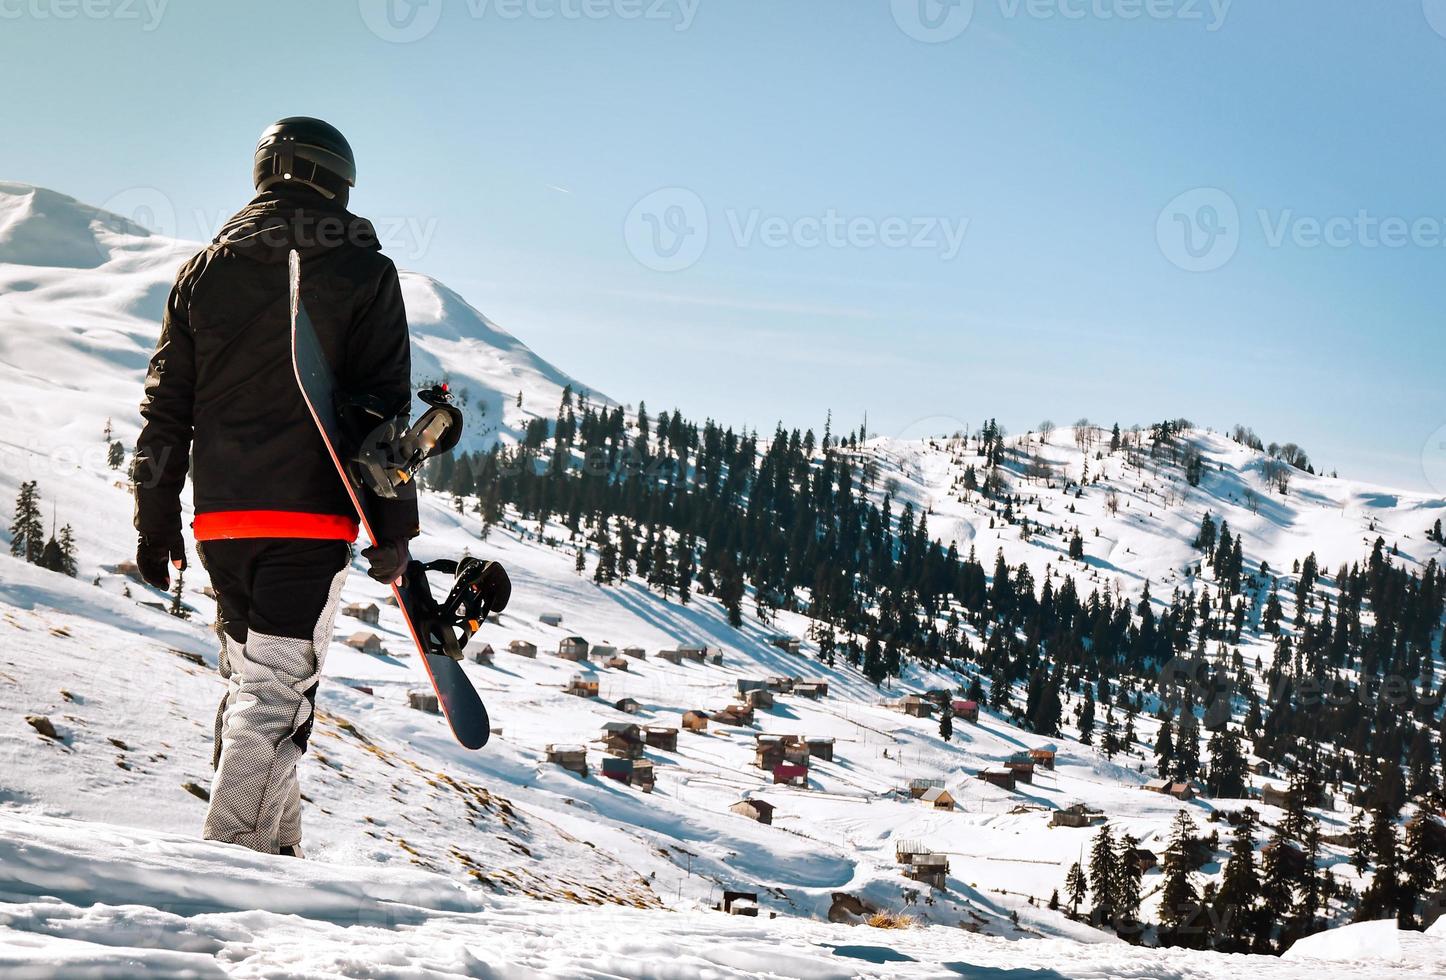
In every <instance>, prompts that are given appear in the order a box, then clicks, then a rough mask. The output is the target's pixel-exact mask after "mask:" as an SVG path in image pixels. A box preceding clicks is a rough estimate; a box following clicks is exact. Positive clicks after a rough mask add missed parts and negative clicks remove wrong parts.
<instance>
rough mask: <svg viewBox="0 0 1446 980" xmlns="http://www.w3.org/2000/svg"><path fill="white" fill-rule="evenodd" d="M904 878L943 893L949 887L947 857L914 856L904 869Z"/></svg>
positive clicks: (941, 855)
mask: <svg viewBox="0 0 1446 980" xmlns="http://www.w3.org/2000/svg"><path fill="white" fill-rule="evenodd" d="M904 877H906V878H912V879H913V880H914V881H918V882H922V883H923V884H926V885H928V886H929V887H930V888H935V889H938V890H939V891H944V890H946V889H947V888H948V887H949V856H948V855H947V854H914V855H911V856H910V861H909V865H908V867H907V868H905V869H904Z"/></svg>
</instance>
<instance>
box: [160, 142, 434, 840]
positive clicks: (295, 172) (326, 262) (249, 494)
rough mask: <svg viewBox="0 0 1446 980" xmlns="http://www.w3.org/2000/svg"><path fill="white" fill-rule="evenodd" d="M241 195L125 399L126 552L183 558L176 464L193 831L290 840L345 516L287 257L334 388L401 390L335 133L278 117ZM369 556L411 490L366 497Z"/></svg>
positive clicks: (386, 403)
mask: <svg viewBox="0 0 1446 980" xmlns="http://www.w3.org/2000/svg"><path fill="white" fill-rule="evenodd" d="M254 178H255V185H256V191H257V195H256V197H255V199H254V200H252V201H251V203H250V204H248V205H247V206H246V207H245V208H243V209H242V210H241V211H240V212H239V213H238V214H236V215H235V216H234V217H233V218H231V219H230V221H228V222H227V223H226V225H225V226H224V227H223V228H222V230H221V232H220V234H219V235H217V237H216V239H215V240H214V241H213V242H212V243H211V244H210V245H208V246H207V247H206V248H205V249H203V250H202V251H201V252H199V253H198V254H197V255H195V256H194V257H193V258H192V259H191V260H190V261H188V262H187V263H186V264H185V265H184V266H182V267H181V270H180V272H179V274H178V275H177V277H176V283H175V286H174V288H173V289H172V290H171V294H170V299H169V301H168V302H167V305H166V310H165V316H164V321H163V323H162V327H161V335H160V340H159V343H158V344H157V346H156V351H155V354H154V355H153V356H152V358H151V363H150V371H149V373H148V375H147V377H146V383H145V393H144V397H143V400H142V402H141V416H142V418H143V419H144V425H143V428H142V430H141V434H140V438H139V439H138V441H137V445H136V455H135V464H136V513H135V526H136V530H137V531H138V532H139V535H140V538H139V543H138V545H137V548H136V565H137V567H138V569H139V571H140V573H141V576H142V577H143V578H144V579H145V580H146V582H147V583H148V584H150V585H152V586H154V587H156V588H161V589H164V588H167V587H168V586H169V584H170V571H169V568H170V567H174V568H176V569H178V570H181V569H184V568H185V567H186V551H185V543H184V538H183V536H182V529H181V504H180V493H181V487H182V485H183V484H184V482H185V479H186V475H187V472H188V470H190V471H191V472H192V477H193V481H194V485H193V496H194V503H195V520H194V521H193V522H192V525H191V528H192V532H193V534H194V536H195V539H196V551H197V554H198V555H199V557H200V558H201V561H202V563H203V564H204V565H205V567H206V569H207V571H208V572H209V573H210V575H211V583H212V586H213V587H214V588H215V590H216V593H217V605H218V613H217V633H218V638H219V639H220V641H221V644H222V646H221V656H220V666H221V676H222V677H224V678H225V679H226V682H227V689H226V693H225V695H224V696H223V697H222V699H221V704H220V707H219V708H218V709H217V712H216V735H215V755H214V758H213V765H214V766H215V769H216V773H215V777H214V781H213V783H212V787H211V801H210V807H209V809H208V811H207V814H206V823H205V832H204V834H205V837H206V838H207V839H209V840H217V841H225V842H229V843H233V844H241V845H243V846H245V847H249V848H252V849H254V850H258V851H264V852H269V853H273V854H274V853H281V854H289V855H293V856H297V857H300V856H301V797H300V787H299V786H298V783H297V778H296V766H297V762H298V761H299V760H300V758H301V756H302V754H303V753H304V752H305V751H306V743H307V737H308V735H309V734H310V731H311V725H312V713H313V708H314V704H315V699H316V688H317V682H318V679H319V678H320V676H321V669H322V664H323V661H324V658H325V655H326V648H327V645H328V643H329V642H330V640H331V633H332V622H333V619H334V617H335V615H336V607H337V600H338V596H339V595H340V592H341V586H342V581H343V580H344V579H345V577H346V572H347V569H348V567H349V566H350V564H351V543H352V542H353V541H355V540H356V537H357V530H358V522H357V519H356V512H355V510H354V509H353V507H352V505H351V503H350V501H349V499H348V497H347V494H346V491H345V488H344V486H343V485H342V484H341V482H340V481H339V480H338V479H337V473H336V470H335V469H334V467H333V465H332V462H331V460H330V459H329V458H328V455H327V452H326V449H325V447H324V444H323V443H322V441H321V438H320V436H319V434H318V432H317V430H316V427H315V425H314V424H313V423H312V420H311V417H310V415H309V413H308V410H307V408H306V405H305V403H304V402H303V401H302V397H301V394H300V392H299V391H298V389H297V385H296V379H295V377H294V375H293V372H292V367H291V328H290V311H289V303H288V282H289V278H288V255H289V253H290V251H291V250H292V249H296V250H298V251H299V252H300V254H301V256H302V258H303V259H304V260H305V261H306V263H307V268H308V269H309V270H311V275H310V277H309V279H308V287H307V291H306V298H307V302H308V305H309V306H310V308H311V309H312V311H313V319H314V323H315V328H316V331H317V334H318V336H319V338H320V340H321V343H322V345H323V346H324V348H325V349H326V353H327V355H328V358H329V359H330V360H331V362H332V363H333V364H335V365H336V369H337V372H338V376H339V381H340V382H341V383H342V384H343V385H345V387H346V390H347V391H348V392H350V393H352V394H353V395H354V396H356V397H358V398H363V399H366V400H368V402H369V403H370V404H371V405H372V406H374V407H376V408H378V409H379V410H382V411H384V412H385V413H387V414H391V415H398V416H404V415H405V414H406V413H407V411H408V409H409V407H410V404H411V346H410V338H409V335H408V332H407V318H406V311H405V309H404V307H403V303H402V292H401V286H400V283H399V282H398V278H397V271H396V268H395V267H394V266H393V265H392V262H391V260H390V259H387V258H386V257H385V256H383V255H382V254H381V252H380V245H379V243H378V241H377V236H376V232H375V230H374V229H373V227H372V225H371V224H370V223H369V222H368V221H367V220H366V219H364V218H359V217H357V216H356V215H353V214H352V213H351V212H350V211H348V210H347V200H348V194H349V192H350V189H351V188H352V187H353V186H355V183H356V164H355V160H354V158H353V156H352V151H351V147H350V145H349V144H348V143H347V141H346V139H345V138H344V137H343V136H342V134H341V133H340V132H338V131H337V130H336V129H335V128H334V127H332V126H330V125H328V124H327V123H325V122H322V121H321V120H319V119H311V118H306V117H299V116H298V117H290V118H287V119H282V120H280V121H279V122H277V123H275V124H274V125H272V126H271V127H269V128H268V129H267V130H266V131H265V132H264V133H263V134H262V136H261V140H260V143H259V144H258V146H257V148H256V154H255V167H254ZM368 511H369V513H370V514H372V515H374V517H373V524H374V530H375V531H376V533H377V535H378V539H379V543H378V544H377V546H375V547H372V548H367V549H366V550H364V551H363V552H362V556H363V557H365V558H366V559H367V561H368V562H369V565H370V568H369V574H370V575H371V577H372V578H374V579H377V580H378V581H382V582H391V581H393V580H395V579H396V578H397V577H398V576H400V575H401V574H402V572H403V571H404V570H405V569H406V567H407V563H408V561H409V557H410V556H409V552H408V542H409V541H410V540H411V539H412V538H413V537H415V536H416V534H417V500H416V492H415V490H413V489H412V488H411V487H410V486H407V487H405V488H403V491H402V492H401V493H400V494H399V495H398V496H397V497H396V498H394V499H380V498H377V499H369V500H368Z"/></svg>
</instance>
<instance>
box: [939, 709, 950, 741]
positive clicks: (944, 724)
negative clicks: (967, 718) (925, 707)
mask: <svg viewBox="0 0 1446 980" xmlns="http://www.w3.org/2000/svg"><path fill="white" fill-rule="evenodd" d="M939 737H940V738H942V739H943V740H944V741H946V742H949V741H952V740H953V738H954V712H953V711H952V710H950V708H949V706H948V705H947V704H945V706H944V708H943V710H941V711H940V712H939Z"/></svg>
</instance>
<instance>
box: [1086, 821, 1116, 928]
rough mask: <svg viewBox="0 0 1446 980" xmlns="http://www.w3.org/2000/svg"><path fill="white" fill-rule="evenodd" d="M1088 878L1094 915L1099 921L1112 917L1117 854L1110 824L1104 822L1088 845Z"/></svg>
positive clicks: (1113, 912)
mask: <svg viewBox="0 0 1446 980" xmlns="http://www.w3.org/2000/svg"><path fill="white" fill-rule="evenodd" d="M1090 880H1091V881H1093V882H1094V886H1095V887H1094V892H1095V907H1094V916H1095V918H1096V919H1099V920H1101V921H1104V920H1108V919H1111V918H1113V917H1114V915H1115V911H1116V908H1117V902H1118V900H1119V892H1120V873H1119V856H1118V855H1117V854H1116V853H1115V838H1114V835H1113V834H1111V833H1110V825H1109V824H1105V825H1104V826H1103V827H1101V828H1100V830H1099V833H1098V834H1096V835H1095V839H1094V843H1093V844H1091V845H1090Z"/></svg>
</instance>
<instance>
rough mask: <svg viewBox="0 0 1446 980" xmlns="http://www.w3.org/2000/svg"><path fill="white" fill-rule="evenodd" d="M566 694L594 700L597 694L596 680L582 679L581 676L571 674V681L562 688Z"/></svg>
mask: <svg viewBox="0 0 1446 980" xmlns="http://www.w3.org/2000/svg"><path fill="white" fill-rule="evenodd" d="M563 690H564V691H566V692H567V693H568V694H571V695H574V696H575V697H579V698H595V697H597V692H598V682H597V680H596V678H592V677H584V676H583V675H582V674H573V675H572V679H571V680H570V681H568V682H567V687H565V688H563Z"/></svg>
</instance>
